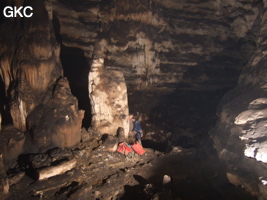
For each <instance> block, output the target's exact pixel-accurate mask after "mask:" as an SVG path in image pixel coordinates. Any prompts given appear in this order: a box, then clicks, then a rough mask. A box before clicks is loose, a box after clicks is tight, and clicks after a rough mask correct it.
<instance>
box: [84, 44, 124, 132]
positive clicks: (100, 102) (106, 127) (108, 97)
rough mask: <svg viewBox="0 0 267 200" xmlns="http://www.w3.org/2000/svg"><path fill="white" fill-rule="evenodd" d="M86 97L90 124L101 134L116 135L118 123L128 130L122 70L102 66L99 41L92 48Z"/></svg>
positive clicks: (102, 60) (102, 59)
mask: <svg viewBox="0 0 267 200" xmlns="http://www.w3.org/2000/svg"><path fill="white" fill-rule="evenodd" d="M88 89H89V98H90V101H91V107H92V128H93V129H94V130H95V131H97V132H99V133H101V134H105V133H108V134H111V135H116V133H117V130H118V128H119V127H123V128H124V132H125V134H126V136H127V135H128V132H129V121H128V115H129V109H128V98H127V87H126V83H125V79H124V76H123V73H122V72H120V71H114V70H106V69H105V68H104V57H103V55H102V50H101V46H100V44H97V45H96V47H95V51H94V59H93V63H92V66H91V70H90V73H89V86H88Z"/></svg>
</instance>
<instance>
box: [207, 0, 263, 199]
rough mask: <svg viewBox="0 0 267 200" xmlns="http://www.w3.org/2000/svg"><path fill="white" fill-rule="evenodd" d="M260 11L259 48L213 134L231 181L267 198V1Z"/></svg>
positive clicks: (224, 105) (220, 111)
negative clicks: (266, 51)
mask: <svg viewBox="0 0 267 200" xmlns="http://www.w3.org/2000/svg"><path fill="white" fill-rule="evenodd" d="M261 11H262V13H261V14H260V15H259V18H258V21H257V23H258V24H259V25H260V30H259V32H258V37H257V38H256V42H257V49H256V50H255V52H254V54H253V56H252V57H251V59H250V61H249V63H248V64H247V65H246V67H245V68H244V69H243V71H242V73H241V76H240V78H239V82H238V85H237V87H236V88H235V89H233V90H232V91H230V92H229V93H228V94H227V95H226V96H225V97H224V98H223V100H222V102H221V106H220V107H219V109H218V115H219V117H220V118H219V121H218V122H217V125H216V127H215V128H214V130H213V131H211V133H210V134H211V137H212V138H213V141H214V147H215V148H216V149H217V151H218V154H219V157H220V159H221V160H222V161H223V162H224V163H225V164H226V167H227V177H228V179H229V181H230V182H232V183H233V184H235V185H240V186H243V187H245V189H246V190H247V191H249V192H250V193H252V194H254V195H256V196H259V199H266V198H267V187H266V180H267V174H266V167H267V165H266V163H267V151H266V148H267V146H266V144H267V143H266V116H267V115H266V108H267V106H266V95H267V90H266V61H267V60H266V53H265V50H266V20H267V13H266V2H263V3H262V10H261Z"/></svg>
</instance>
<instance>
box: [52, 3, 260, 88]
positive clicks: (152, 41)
mask: <svg viewBox="0 0 267 200" xmlns="http://www.w3.org/2000/svg"><path fill="white" fill-rule="evenodd" d="M52 7H53V17H54V18H53V19H54V20H53V21H54V25H56V27H57V28H56V29H57V33H58V35H59V39H60V41H61V42H62V44H64V45H65V46H68V47H76V48H79V49H82V50H83V51H84V55H85V57H86V58H87V59H88V60H89V61H90V60H92V56H93V48H94V43H95V41H98V40H101V39H105V40H106V45H105V55H104V56H105V65H106V66H107V69H114V70H120V71H122V72H123V74H124V76H125V80H126V82H127V85H128V89H129V91H136V90H150V91H152V90H156V91H159V90H160V89H162V90H164V91H167V90H172V89H173V88H175V87H176V86H177V85H178V84H181V83H183V84H188V85H190V86H191V87H196V88H197V89H218V88H222V87H233V86H234V85H235V84H236V80H237V78H238V75H239V73H240V71H241V69H242V67H243V66H244V64H246V62H247V61H248V59H249V57H250V56H251V52H253V51H254V48H255V42H254V39H255V35H254V31H255V29H257V24H255V23H254V22H255V20H256V18H257V16H258V13H259V11H258V1H241V0H235V1H230V0H229V1H221V0H216V1H211V0H208V1H190V2H188V1H179V2H178V1H174V0H165V1H160V0H150V1H141V0H137V1H130V0H126V1H123V0H119V1H118V0H116V1H101V0H97V1H96V0H87V1H83V2H81V1H77V2H76V3H75V6H73V5H72V3H71V1H69V0H66V1H53V4H52ZM67 13H68V14H67ZM77 30H79V31H77ZM87 73H88V72H87Z"/></svg>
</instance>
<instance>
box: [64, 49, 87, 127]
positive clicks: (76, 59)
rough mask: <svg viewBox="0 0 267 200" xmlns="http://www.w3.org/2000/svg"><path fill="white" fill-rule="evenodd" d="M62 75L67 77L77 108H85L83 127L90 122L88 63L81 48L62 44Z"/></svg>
mask: <svg viewBox="0 0 267 200" xmlns="http://www.w3.org/2000/svg"><path fill="white" fill-rule="evenodd" d="M60 58H61V62H62V67H63V70H64V76H66V77H67V78H68V81H69V83H70V88H71V92H72V94H73V95H74V96H75V97H77V99H78V105H79V109H83V110H85V114H84V119H83V127H85V128H88V127H89V126H90V124H91V106H90V100H89V92H88V73H89V71H90V65H89V62H88V60H87V59H86V58H85V56H84V52H83V50H81V49H79V48H74V47H66V46H64V45H62V47H61V54H60Z"/></svg>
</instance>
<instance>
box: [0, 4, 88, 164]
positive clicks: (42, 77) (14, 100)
mask: <svg viewBox="0 0 267 200" xmlns="http://www.w3.org/2000/svg"><path fill="white" fill-rule="evenodd" d="M6 3H7V5H11V6H12V5H13V4H14V5H17V6H22V5H23V4H24V3H27V5H29V6H31V7H32V8H33V11H34V15H33V17H31V18H19V17H18V18H16V19H12V18H10V19H6V20H5V21H4V22H3V23H1V28H0V31H1V49H0V54H1V57H0V76H1V88H2V84H3V86H4V87H3V88H4V90H5V91H3V96H2V97H1V110H0V111H1V116H2V117H3V118H4V119H5V123H12V125H13V128H8V130H3V134H2V140H1V144H2V147H3V149H2V151H3V153H4V155H3V157H4V159H6V160H12V159H16V157H17V156H18V155H20V154H22V153H31V152H36V153H37V152H43V151H46V150H47V149H49V148H53V147H60V148H67V147H72V146H74V145H75V144H77V143H78V142H80V140H81V124H82V120H83V116H84V111H82V110H79V109H78V101H77V99H76V98H75V97H74V96H73V95H72V94H71V89H70V86H69V82H68V80H67V79H66V78H62V76H63V70H62V66H61V61H60V44H59V43H58V41H57V40H56V37H55V33H54V28H53V23H52V21H51V20H52V16H51V9H50V6H49V4H46V7H47V8H46V7H45V3H44V1H42V0H36V1H27V2H26V1H15V0H14V1H8V2H6ZM46 9H48V11H47V10H46ZM1 94H2V91H1ZM2 100H3V102H2ZM9 115H10V116H9ZM10 118H11V120H10ZM12 130H13V131H12ZM10 132H11V133H12V134H11V133H10ZM23 132H24V133H23ZM5 133H6V134H5ZM7 133H10V134H7ZM16 133H22V135H18V134H16ZM3 138H4V139H3Z"/></svg>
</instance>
